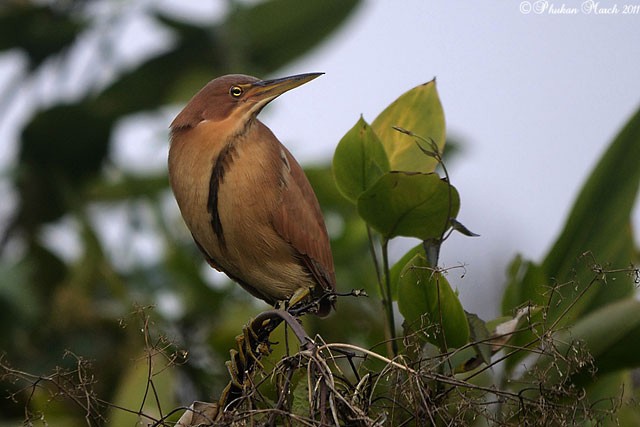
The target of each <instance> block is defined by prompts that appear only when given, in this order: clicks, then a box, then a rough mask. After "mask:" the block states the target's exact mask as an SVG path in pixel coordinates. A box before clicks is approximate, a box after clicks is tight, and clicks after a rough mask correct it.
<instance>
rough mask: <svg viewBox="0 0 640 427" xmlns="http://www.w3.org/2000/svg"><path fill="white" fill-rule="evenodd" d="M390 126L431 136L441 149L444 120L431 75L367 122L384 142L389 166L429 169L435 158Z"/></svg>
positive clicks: (420, 170)
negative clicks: (423, 82)
mask: <svg viewBox="0 0 640 427" xmlns="http://www.w3.org/2000/svg"><path fill="white" fill-rule="evenodd" d="M394 126H399V127H401V128H404V129H407V130H410V131H411V132H413V133H414V134H415V135H420V136H421V137H423V138H426V139H432V140H433V141H434V142H435V143H436V145H437V146H438V148H439V150H440V152H442V150H443V149H444V144H445V137H446V133H445V121H444V111H443V110H442V104H440V98H439V97H438V92H437V90H436V81H435V79H434V80H431V81H430V82H427V83H425V84H422V85H420V86H417V87H415V88H413V89H411V90H409V91H408V92H405V93H404V94H402V95H400V97H399V98H398V99H396V100H395V101H394V102H392V103H391V105H389V106H388V107H387V108H386V109H385V110H384V111H383V112H382V113H380V115H378V117H376V119H375V120H374V121H373V123H372V124H371V127H372V128H373V130H374V131H375V132H376V134H377V135H378V137H379V138H380V140H381V141H382V144H383V145H384V148H385V150H386V152H387V156H388V157H389V163H390V165H391V170H398V171H407V172H433V171H434V170H435V167H436V166H437V161H436V160H435V159H434V158H433V157H429V156H427V155H425V154H424V153H423V152H422V151H421V150H420V149H419V148H418V146H417V144H416V141H415V140H414V138H411V137H409V136H407V135H405V134H403V133H400V132H398V131H396V130H394V129H393V127H394Z"/></svg>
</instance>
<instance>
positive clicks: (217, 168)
mask: <svg viewBox="0 0 640 427" xmlns="http://www.w3.org/2000/svg"><path fill="white" fill-rule="evenodd" d="M233 151H234V148H233V144H227V145H226V146H225V147H224V148H223V149H222V150H221V151H220V154H219V155H218V158H217V159H216V161H215V164H214V165H213V170H212V171H211V178H210V179H209V197H208V198H207V211H208V212H209V214H211V227H212V228H213V232H214V233H215V235H216V237H217V238H218V241H219V242H220V246H222V247H225V241H224V231H223V229H222V222H221V221H220V214H219V211H218V193H219V191H220V184H222V182H223V180H224V174H225V171H226V168H228V167H229V165H230V164H231V163H232V162H233Z"/></svg>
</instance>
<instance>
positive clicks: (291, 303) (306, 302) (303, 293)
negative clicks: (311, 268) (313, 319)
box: [275, 288, 318, 317]
mask: <svg viewBox="0 0 640 427" xmlns="http://www.w3.org/2000/svg"><path fill="white" fill-rule="evenodd" d="M317 305H318V303H317V301H312V299H311V288H300V289H298V290H297V291H295V293H294V294H293V295H292V296H291V298H289V299H288V300H283V301H278V302H276V304H275V308H276V309H277V310H282V311H286V312H288V313H289V314H291V315H292V316H295V317H298V316H302V315H304V314H307V313H309V312H314V310H317V308H318V307H317Z"/></svg>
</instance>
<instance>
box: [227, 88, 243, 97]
mask: <svg viewBox="0 0 640 427" xmlns="http://www.w3.org/2000/svg"><path fill="white" fill-rule="evenodd" d="M243 92H244V91H243V90H242V88H241V87H240V86H231V89H229V94H231V96H233V97H234V98H240V96H241V95H242V93H243Z"/></svg>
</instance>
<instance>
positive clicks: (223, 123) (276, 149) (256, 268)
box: [169, 73, 335, 316]
mask: <svg viewBox="0 0 640 427" xmlns="http://www.w3.org/2000/svg"><path fill="white" fill-rule="evenodd" d="M321 74H322V73H310V74H301V75H296V76H291V77H285V78H280V79H274V80H259V79H257V78H255V77H250V76H245V75H239V74H234V75H227V76H223V77H219V78H216V79H214V80H212V81H210V82H209V83H208V84H207V85H206V86H205V87H204V88H202V89H201V90H200V91H199V92H198V93H197V94H196V95H195V96H194V97H193V98H192V99H191V100H190V101H189V103H188V104H187V105H186V107H185V108H184V109H183V110H182V111H181V112H180V113H179V114H178V115H177V116H176V118H175V119H174V120H173V122H172V123H171V147H170V150H169V178H170V181H171V187H172V189H173V193H174V195H175V197H176V200H177V202H178V206H179V207H180V211H181V213H182V217H183V218H184V220H185V222H186V224H187V227H188V228H189V230H190V231H191V234H192V235H193V238H194V240H195V242H196V244H197V246H198V248H200V250H201V251H202V253H203V254H204V256H205V258H206V260H207V262H208V263H209V264H210V265H211V266H212V267H213V268H215V269H217V270H220V271H223V272H224V273H226V274H227V275H228V276H229V277H230V278H231V279H232V280H234V281H236V282H237V283H239V284H240V285H242V287H244V288H245V289H246V290H247V291H249V292H250V293H251V294H252V295H254V296H256V297H258V298H260V299H262V300H264V301H266V302H267V303H269V304H272V305H277V304H279V303H280V302H282V301H288V300H290V299H292V298H293V299H292V301H293V300H294V299H295V300H300V301H305V302H308V301H314V302H316V303H317V310H316V314H318V315H320V316H326V315H327V314H328V313H329V312H330V311H331V308H332V300H331V298H327V295H329V294H330V293H331V292H332V291H335V274H334V267H333V257H332V255H331V248H330V246H329V238H328V236H327V230H326V227H325V224H324V220H323V218H322V212H321V210H320V206H319V204H318V200H317V198H316V196H315V193H314V192H313V189H312V188H311V185H310V184H309V181H308V180H307V178H306V176H305V174H304V172H303V170H302V168H301V167H300V165H299V164H298V162H297V161H296V160H295V159H294V158H293V156H292V155H291V153H290V152H289V151H288V150H287V149H286V148H285V147H284V145H282V144H281V143H280V141H278V139H277V138H276V137H275V135H274V134H273V133H272V132H271V130H270V129H269V128H268V127H266V126H265V125H264V124H263V123H262V122H260V120H258V118H257V116H258V113H260V111H261V110H262V109H263V108H264V107H265V105H267V104H268V103H269V102H270V101H272V100H274V99H275V98H277V97H278V96H279V95H281V94H283V93H284V92H286V91H288V90H290V89H293V88H295V87H297V86H300V85H302V84H304V83H306V82H308V81H310V80H313V79H315V78H316V77H318V76H320V75H321ZM294 297H295V298H294ZM292 304H293V302H292Z"/></svg>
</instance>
